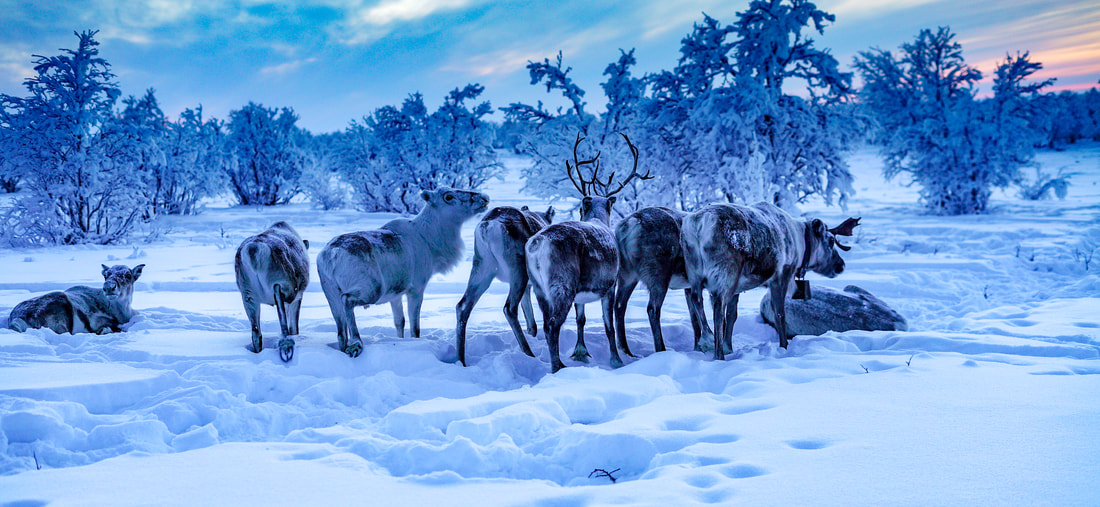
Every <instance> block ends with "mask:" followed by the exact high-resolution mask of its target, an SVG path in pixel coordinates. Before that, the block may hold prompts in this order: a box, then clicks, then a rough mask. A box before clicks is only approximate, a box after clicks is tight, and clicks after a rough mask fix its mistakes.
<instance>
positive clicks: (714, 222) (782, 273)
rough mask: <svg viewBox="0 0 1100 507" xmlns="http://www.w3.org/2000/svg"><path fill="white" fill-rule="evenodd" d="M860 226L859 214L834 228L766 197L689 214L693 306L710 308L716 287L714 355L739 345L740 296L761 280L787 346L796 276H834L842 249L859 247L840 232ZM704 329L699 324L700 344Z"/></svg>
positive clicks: (686, 243) (684, 242)
mask: <svg viewBox="0 0 1100 507" xmlns="http://www.w3.org/2000/svg"><path fill="white" fill-rule="evenodd" d="M857 225H859V219H858V218H849V219H847V220H845V221H844V222H843V223H842V224H840V225H839V226H836V227H833V228H831V229H827V228H826V226H825V223H824V222H822V221H821V220H818V219H816V218H815V219H810V220H797V219H795V218H794V217H792V216H791V215H790V214H788V213H787V212H786V211H783V210H782V209H780V208H778V207H777V206H775V205H772V204H769V203H764V202H761V203H757V204H755V205H753V206H738V205H735V204H712V205H710V206H707V207H705V208H703V209H701V210H699V211H697V212H695V213H691V214H689V215H688V216H686V217H684V220H683V228H682V229H681V233H680V244H681V246H682V247H683V251H684V261H685V265H686V268H687V277H688V285H689V286H690V288H691V295H690V297H691V298H692V299H694V301H693V304H691V305H689V310H691V311H695V312H699V313H702V303H703V301H702V297H703V296H702V291H703V289H704V288H706V289H707V290H709V291H710V294H711V303H712V305H713V309H714V358H715V359H723V358H725V350H724V349H723V346H724V347H726V348H730V347H731V340H732V336H733V324H734V322H735V321H736V320H737V300H738V295H739V294H740V293H742V292H744V291H747V290H749V289H753V288H756V287H759V286H761V285H766V286H767V287H768V290H769V291H770V295H771V301H772V306H773V310H774V313H775V316H776V318H775V320H776V322H775V330H776V332H778V333H779V346H781V347H783V348H787V342H788V339H789V338H790V334H789V333H788V330H787V321H786V313H785V311H784V302H785V300H786V299H787V297H788V296H789V295H790V294H792V293H793V291H794V288H795V280H796V279H801V278H803V277H804V276H805V274H806V272H807V271H813V272H815V273H818V274H821V275H823V276H826V277H829V278H833V277H835V276H837V275H838V274H840V273H841V272H842V271H844V259H843V258H841V257H840V252H838V251H837V250H838V249H839V250H845V251H846V250H849V249H850V248H851V247H848V246H845V245H843V244H841V243H839V242H838V241H837V239H836V238H837V236H851V235H852V229H853V228H855V226H857ZM701 317H702V316H701V315H700V316H698V318H701ZM699 336H700V334H699V332H698V330H696V333H695V348H696V350H698V349H699Z"/></svg>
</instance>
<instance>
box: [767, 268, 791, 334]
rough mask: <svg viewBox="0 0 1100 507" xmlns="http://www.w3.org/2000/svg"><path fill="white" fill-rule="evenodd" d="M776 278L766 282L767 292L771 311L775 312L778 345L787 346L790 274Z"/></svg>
mask: <svg viewBox="0 0 1100 507" xmlns="http://www.w3.org/2000/svg"><path fill="white" fill-rule="evenodd" d="M777 278H778V280H772V283H770V284H768V292H769V293H770V294H769V295H770V296H771V298H772V311H773V312H774V313H775V332H777V333H779V346H780V347H783V348H787V338H788V336H789V335H788V334H787V309H786V304H787V301H786V299H785V298H786V297H787V287H788V285H789V284H790V276H779V277H777Z"/></svg>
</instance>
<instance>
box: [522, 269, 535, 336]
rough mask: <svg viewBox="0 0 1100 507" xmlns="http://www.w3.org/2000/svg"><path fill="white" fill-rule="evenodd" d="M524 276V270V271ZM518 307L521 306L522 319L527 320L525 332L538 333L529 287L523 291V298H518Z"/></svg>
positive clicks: (532, 334) (533, 334)
mask: <svg viewBox="0 0 1100 507" xmlns="http://www.w3.org/2000/svg"><path fill="white" fill-rule="evenodd" d="M524 273H525V274H524V277H526V276H527V275H526V271H524ZM520 308H523V319H524V320H526V321H527V334H530V335H531V336H538V335H539V326H538V324H536V323H535V309H534V308H532V307H531V287H527V289H526V290H524V291H523V299H521V300H520Z"/></svg>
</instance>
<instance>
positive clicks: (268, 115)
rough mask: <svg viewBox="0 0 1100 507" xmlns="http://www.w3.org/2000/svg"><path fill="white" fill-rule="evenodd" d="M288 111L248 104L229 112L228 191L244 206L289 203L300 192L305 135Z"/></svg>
mask: <svg viewBox="0 0 1100 507" xmlns="http://www.w3.org/2000/svg"><path fill="white" fill-rule="evenodd" d="M297 122H298V116H297V115H295V114H294V111H292V110H291V109H289V108H285V107H284V108H282V109H274V108H271V109H269V108H266V107H264V106H262V105H260V104H256V103H254V102H249V103H248V104H247V105H246V106H244V107H242V108H240V109H237V110H235V111H230V113H229V121H228V123H227V124H226V129H227V131H228V132H227V135H226V149H227V152H228V153H229V156H230V157H231V159H230V160H229V163H228V165H227V168H226V174H227V176H228V177H229V185H230V189H231V190H232V191H233V195H234V196H235V197H236V198H237V201H238V202H239V203H240V204H243V205H261V206H272V205H277V204H286V203H288V202H290V200H291V199H292V198H294V196H295V195H297V194H298V192H299V191H300V189H299V186H298V178H299V176H301V174H302V168H303V166H304V164H305V156H304V154H303V152H302V148H301V146H302V145H303V144H304V138H306V137H308V136H309V133H308V132H305V131H303V130H302V129H300V128H298V127H297V126H296V123H297Z"/></svg>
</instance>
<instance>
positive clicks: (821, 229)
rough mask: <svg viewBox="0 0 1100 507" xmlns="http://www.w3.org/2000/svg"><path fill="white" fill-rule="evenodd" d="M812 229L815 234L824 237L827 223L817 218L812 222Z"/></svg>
mask: <svg viewBox="0 0 1100 507" xmlns="http://www.w3.org/2000/svg"><path fill="white" fill-rule="evenodd" d="M810 229H811V230H813V231H814V234H816V235H818V236H823V235H824V234H825V222H822V221H821V220H819V219H817V218H815V219H813V221H811V222H810Z"/></svg>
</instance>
